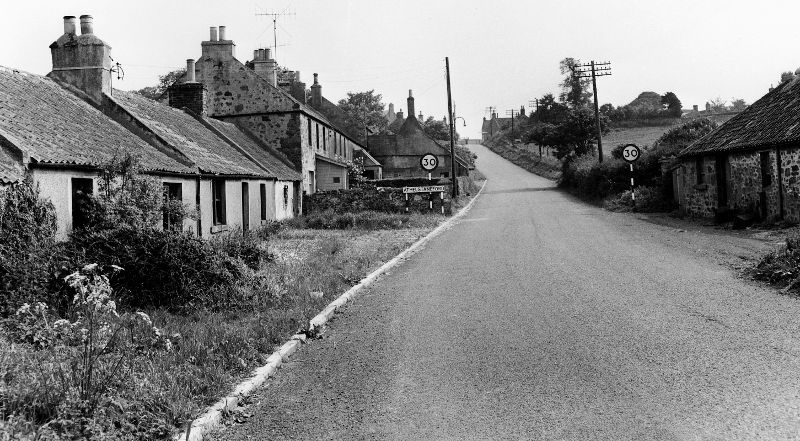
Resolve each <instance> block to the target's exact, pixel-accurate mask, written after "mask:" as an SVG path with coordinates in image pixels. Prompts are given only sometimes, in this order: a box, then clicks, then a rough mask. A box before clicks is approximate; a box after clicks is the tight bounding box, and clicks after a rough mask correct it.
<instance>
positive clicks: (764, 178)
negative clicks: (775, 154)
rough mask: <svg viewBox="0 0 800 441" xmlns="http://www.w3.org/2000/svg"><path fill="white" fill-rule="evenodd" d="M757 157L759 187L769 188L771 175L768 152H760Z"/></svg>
mask: <svg viewBox="0 0 800 441" xmlns="http://www.w3.org/2000/svg"><path fill="white" fill-rule="evenodd" d="M758 156H759V159H761V186H762V187H769V186H770V185H772V174H771V173H770V166H769V152H761V153H759V155H758Z"/></svg>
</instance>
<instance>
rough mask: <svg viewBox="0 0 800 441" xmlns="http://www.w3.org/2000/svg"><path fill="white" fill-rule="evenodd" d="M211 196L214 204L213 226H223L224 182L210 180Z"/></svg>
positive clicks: (222, 180)
mask: <svg viewBox="0 0 800 441" xmlns="http://www.w3.org/2000/svg"><path fill="white" fill-rule="evenodd" d="M211 196H212V198H213V203H214V207H213V208H214V225H225V180H224V179H212V180H211Z"/></svg>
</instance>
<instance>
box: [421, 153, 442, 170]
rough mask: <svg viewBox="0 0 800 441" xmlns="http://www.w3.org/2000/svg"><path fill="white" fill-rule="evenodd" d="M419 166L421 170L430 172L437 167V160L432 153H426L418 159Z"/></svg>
mask: <svg viewBox="0 0 800 441" xmlns="http://www.w3.org/2000/svg"><path fill="white" fill-rule="evenodd" d="M419 164H420V165H421V166H422V169H423V170H425V171H431V170H434V169H435V168H436V167H438V166H439V159H438V158H437V157H436V155H434V154H432V153H426V154H425V155H424V156H422V158H420V160H419Z"/></svg>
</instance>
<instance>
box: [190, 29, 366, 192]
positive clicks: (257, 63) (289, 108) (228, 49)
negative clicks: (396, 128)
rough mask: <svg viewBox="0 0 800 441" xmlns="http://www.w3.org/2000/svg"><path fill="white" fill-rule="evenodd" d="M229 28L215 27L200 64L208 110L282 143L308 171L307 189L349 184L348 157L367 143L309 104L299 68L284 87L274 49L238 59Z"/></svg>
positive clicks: (292, 158) (284, 150)
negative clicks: (245, 59)
mask: <svg viewBox="0 0 800 441" xmlns="http://www.w3.org/2000/svg"><path fill="white" fill-rule="evenodd" d="M225 33H226V32H225V27H224V26H220V27H219V32H218V29H217V28H216V27H212V28H211V32H210V40H208V41H203V42H202V43H201V47H202V55H201V57H200V58H199V59H198V60H197V63H196V65H195V71H196V77H197V81H198V82H200V83H202V84H203V85H204V86H205V87H206V88H207V91H208V95H207V111H208V115H209V116H211V117H213V118H216V119H220V120H222V121H226V122H231V123H233V124H236V125H237V126H239V127H242V128H244V129H245V130H247V131H248V132H250V133H252V134H253V135H255V136H256V137H257V138H258V139H259V140H261V141H262V142H263V143H265V144H267V145H274V146H276V149H277V150H278V151H280V152H281V153H283V154H284V155H285V156H286V157H287V158H288V159H289V161H291V163H292V164H294V166H295V170H296V171H297V172H299V173H301V175H302V176H303V191H304V192H305V193H309V194H311V193H314V192H316V191H317V190H318V189H319V190H328V189H339V188H347V185H348V184H347V179H346V176H347V167H348V166H347V161H351V160H352V159H353V151H354V149H355V148H356V147H361V146H360V145H359V144H358V143H357V142H355V141H354V140H353V139H352V138H351V137H349V136H348V135H347V134H345V133H343V131H342V130H340V129H339V128H337V127H335V126H334V125H333V124H332V123H331V122H330V121H329V120H328V118H326V117H325V115H323V114H322V113H321V112H319V111H318V110H315V109H314V108H313V107H312V106H309V105H307V104H306V99H305V95H306V92H305V85H304V84H303V83H300V82H299V79H298V78H297V74H296V73H292V78H293V80H292V81H286V84H285V86H284V87H287V88H288V89H289V92H287V91H286V90H284V89H283V88H282V87H279V85H278V77H279V72H277V71H276V70H275V69H276V66H277V64H276V63H275V60H273V59H272V58H271V55H270V52H269V49H257V50H255V51H254V54H253V61H252V63H251V65H252V68H250V67H248V66H247V65H246V64H245V63H242V62H241V61H239V60H238V59H237V58H236V53H235V49H236V44H235V43H234V42H233V41H232V40H228V39H226V35H225ZM283 77H284V78H286V77H287V75H286V74H284V75H283ZM295 80H297V81H295ZM284 81H285V80H284Z"/></svg>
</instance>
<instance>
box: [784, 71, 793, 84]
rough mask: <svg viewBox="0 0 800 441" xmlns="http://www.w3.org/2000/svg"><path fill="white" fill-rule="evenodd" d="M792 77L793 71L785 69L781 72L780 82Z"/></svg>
mask: <svg viewBox="0 0 800 441" xmlns="http://www.w3.org/2000/svg"><path fill="white" fill-rule="evenodd" d="M792 79H794V72H792V71H786V72H783V73H781V83H783V82H785V81H789V80H792Z"/></svg>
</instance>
